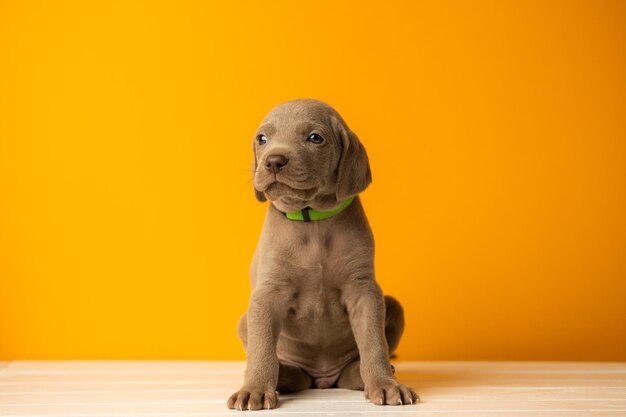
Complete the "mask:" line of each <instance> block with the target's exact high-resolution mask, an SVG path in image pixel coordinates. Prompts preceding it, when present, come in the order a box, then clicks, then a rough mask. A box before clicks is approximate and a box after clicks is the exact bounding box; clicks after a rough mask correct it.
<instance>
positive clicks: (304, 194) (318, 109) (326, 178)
mask: <svg viewBox="0 0 626 417" xmlns="http://www.w3.org/2000/svg"><path fill="white" fill-rule="evenodd" d="M253 151H254V168H253V184H254V190H255V194H256V197H257V199H258V200H259V201H266V200H268V199H269V200H270V201H271V202H272V203H273V204H274V205H275V206H276V207H277V208H278V209H279V210H281V211H285V212H287V211H297V210H302V209H303V208H305V207H312V208H314V209H316V210H331V209H333V208H335V207H337V206H338V205H339V204H341V203H342V202H343V201H344V200H345V199H346V198H348V197H350V196H353V195H356V194H358V193H360V192H361V191H363V190H364V189H365V188H367V186H368V185H369V183H370V182H371V181H372V175H371V172H370V167H369V162H368V160H367V153H366V152H365V148H364V147H363V145H362V144H361V143H360V142H359V139H358V137H357V136H356V135H355V134H354V132H352V131H351V130H350V129H349V128H348V126H347V125H346V123H345V122H344V121H343V119H342V118H341V116H340V115H339V114H338V113H337V112H336V111H335V110H334V109H333V108H332V107H330V106H329V105H327V104H325V103H323V102H321V101H318V100H312V99H301V100H293V101H288V102H286V103H283V104H280V105H279V106H277V107H275V108H274V109H272V110H271V111H270V113H269V114H268V115H267V116H266V117H265V119H264V120H263V122H262V123H261V126H259V128H258V129H257V132H256V135H255V137H254V144H253Z"/></svg>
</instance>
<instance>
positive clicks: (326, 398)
mask: <svg viewBox="0 0 626 417" xmlns="http://www.w3.org/2000/svg"><path fill="white" fill-rule="evenodd" d="M396 368H397V375H398V379H399V380H401V381H402V382H404V383H407V384H409V385H411V386H412V387H413V388H415V391H416V392H417V393H418V394H419V395H420V397H421V398H422V402H421V403H419V404H417V405H413V406H398V407H389V406H388V407H380V406H375V405H373V404H370V403H368V402H366V401H365V400H364V399H363V393H362V392H357V391H346V390H339V389H328V390H308V391H304V392H301V393H298V394H292V395H281V396H280V404H279V408H277V409H276V410H271V411H252V412H246V413H252V414H255V415H256V414H258V415H265V414H282V415H288V416H290V415H294V416H295V415H298V416H308V415H311V416H337V415H350V416H355V415H364V416H367V415H370V416H373V415H381V414H384V415H385V416H396V415H397V416H409V415H413V414H415V415H420V416H421V415H433V416H437V417H446V416H455V417H470V416H471V417H477V416H505V415H511V416H516V417H525V416H529V417H530V416H532V417H539V416H567V417H578V416H594V417H600V416H626V363H601V362H600V363H590V362H586V363H572V362H399V363H396ZM243 369H244V364H243V363H242V362H195V361H180V362H169V361H168V362H152V361H143V362H142V361H127V362H124V361H116V362H110V361H107V362H97V361H75V362H60V361H46V362H38V361H17V362H8V363H0V416H3V417H8V416H39V417H42V416H47V417H53V416H54V417H57V416H58V417H61V416H62V417H70V416H85V417H87V416H89V417H99V416H102V417H111V416H151V417H159V416H214V415H235V414H240V413H241V412H239V411H232V410H228V409H227V408H226V405H225V404H226V398H228V396H229V395H230V394H231V393H232V392H233V391H235V390H236V389H237V388H238V387H239V385H240V384H241V381H242V375H243Z"/></svg>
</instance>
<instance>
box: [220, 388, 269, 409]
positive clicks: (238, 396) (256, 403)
mask: <svg viewBox="0 0 626 417" xmlns="http://www.w3.org/2000/svg"><path fill="white" fill-rule="evenodd" d="M226 405H227V406H228V408H231V409H234V410H239V411H246V410H270V409H272V408H276V406H277V405H278V393H277V392H276V391H274V390H263V389H247V388H245V387H244V388H242V389H241V390H239V391H237V392H236V393H234V394H233V395H231V396H230V398H229V399H228V401H227V402H226Z"/></svg>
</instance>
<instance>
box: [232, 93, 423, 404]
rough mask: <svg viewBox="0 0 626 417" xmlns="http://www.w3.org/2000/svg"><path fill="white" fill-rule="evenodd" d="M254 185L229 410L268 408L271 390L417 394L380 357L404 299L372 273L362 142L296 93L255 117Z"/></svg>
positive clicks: (394, 399) (390, 347)
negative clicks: (236, 380)
mask: <svg viewBox="0 0 626 417" xmlns="http://www.w3.org/2000/svg"><path fill="white" fill-rule="evenodd" d="M253 146H254V149H253V150H254V171H253V182H254V188H255V193H256V197H257V199H258V200H259V201H266V200H270V202H271V204H270V205H269V209H268V212H267V216H266V218H265V224H264V225H263V231H262V232H261V237H260V239H259V243H258V246H257V248H256V252H255V254H254V257H253V260H252V265H251V268H250V280H251V285H252V294H251V296H250V304H249V307H248V311H247V313H246V314H244V315H243V317H242V318H241V320H240V322H239V328H238V332H239V337H240V338H241V340H242V342H243V345H244V348H245V350H246V353H247V357H248V362H247V368H246V372H245V377H244V383H243V386H242V387H241V389H240V390H239V391H238V392H236V393H234V394H233V395H232V396H231V397H230V398H229V399H228V401H227V405H228V407H229V408H234V409H239V410H260V409H270V408H275V407H276V406H277V404H278V396H277V392H276V391H278V392H280V393H287V392H294V391H299V390H303V389H307V388H311V387H317V388H328V387H333V386H336V387H339V388H347V389H354V390H364V391H365V398H366V399H369V400H370V401H371V402H372V403H374V404H379V405H382V404H388V405H401V404H413V403H415V402H417V401H419V397H418V396H417V395H416V394H415V392H414V391H413V390H412V389H411V388H409V387H407V386H405V385H403V384H400V383H398V381H396V379H395V378H394V372H393V367H392V366H391V364H390V363H389V355H390V354H391V353H392V352H393V351H394V349H395V348H396V347H397V346H398V342H399V341H400V336H401V335H402V331H403V329H404V315H403V311H402V307H401V306H400V304H399V303H398V301H396V300H395V299H394V298H391V297H388V296H385V297H383V294H382V291H381V289H380V287H379V286H378V284H377V283H376V281H375V279H374V239H373V236H372V232H371V230H370V227H369V224H368V222H367V218H366V217H365V213H364V212H363V207H362V206H361V202H360V201H359V198H358V194H359V193H360V192H361V191H363V190H365V188H367V186H368V185H369V184H370V182H371V180H372V178H371V173H370V167H369V162H368V159H367V154H366V152H365V148H364V147H363V145H362V144H361V143H360V141H359V139H358V138H357V136H356V135H355V134H354V133H353V132H352V131H351V130H350V129H349V128H348V126H347V125H346V123H345V122H344V121H343V119H342V118H341V116H340V115H339V114H338V113H337V112H336V111H335V110H334V109H333V108H332V107H330V106H329V105H327V104H325V103H323V102H320V101H317V100H311V99H303V100H293V101H289V102H286V103H283V104H281V105H279V106H277V107H275V108H274V109H272V111H271V112H270V113H269V114H268V115H267V117H266V118H265V120H263V122H262V124H261V126H260V127H259V129H258V130H257V134H256V136H255V139H254V145H253Z"/></svg>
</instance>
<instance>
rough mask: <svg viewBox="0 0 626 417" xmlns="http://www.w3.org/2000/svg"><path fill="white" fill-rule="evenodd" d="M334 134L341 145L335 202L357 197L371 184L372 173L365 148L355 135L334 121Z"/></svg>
mask: <svg viewBox="0 0 626 417" xmlns="http://www.w3.org/2000/svg"><path fill="white" fill-rule="evenodd" d="M335 126H336V129H335V132H338V138H339V141H340V143H341V146H342V149H341V156H340V158H339V165H338V166H337V190H336V195H337V200H338V201H342V200H345V199H346V198H348V197H350V196H353V195H357V194H358V193H360V192H361V191H363V190H365V189H366V188H367V186H368V185H369V184H370V183H371V182H372V171H371V170H370V164H369V160H368V159H367V153H366V152H365V148H364V147H363V145H362V144H361V142H360V141H359V138H358V137H357V135H356V134H355V133H354V132H353V131H351V130H350V129H349V128H348V127H347V126H346V125H345V123H343V121H338V120H336V125H335Z"/></svg>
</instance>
